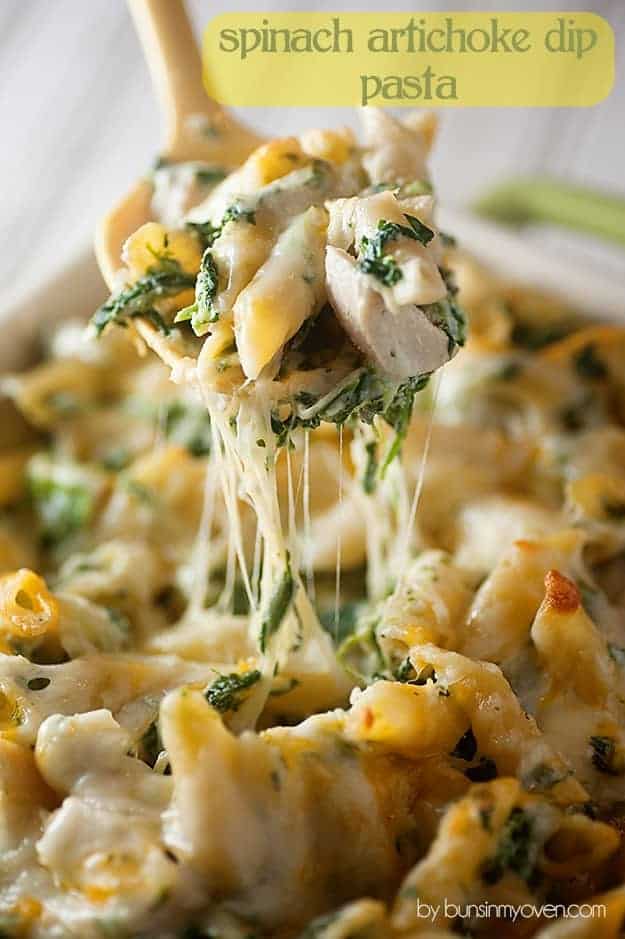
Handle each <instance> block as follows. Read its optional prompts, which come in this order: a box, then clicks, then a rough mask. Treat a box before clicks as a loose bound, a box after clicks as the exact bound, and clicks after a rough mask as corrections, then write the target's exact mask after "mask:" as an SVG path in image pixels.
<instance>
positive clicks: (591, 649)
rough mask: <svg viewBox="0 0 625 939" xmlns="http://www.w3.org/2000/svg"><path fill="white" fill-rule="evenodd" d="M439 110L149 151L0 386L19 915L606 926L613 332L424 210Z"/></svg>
mask: <svg viewBox="0 0 625 939" xmlns="http://www.w3.org/2000/svg"><path fill="white" fill-rule="evenodd" d="M198 132H202V133H206V128H200V130H199V131H198ZM434 132H435V122H434V119H433V117H432V116H431V115H429V114H416V115H410V116H408V117H407V118H405V119H402V120H399V119H396V118H394V117H391V116H390V115H388V114H386V113H385V112H382V111H376V110H373V109H365V111H364V113H363V139H362V140H361V141H358V140H357V139H356V137H355V136H354V135H353V134H352V133H351V132H350V131H348V130H338V131H337V130H334V131H324V130H311V131H308V132H306V133H304V134H302V135H300V136H299V137H296V136H293V137H289V138H285V139H278V140H271V141H269V142H267V143H265V144H263V145H262V146H261V147H260V148H258V149H256V150H254V151H253V152H252V153H250V154H249V155H248V156H247V158H246V159H245V161H244V162H243V163H241V164H240V165H223V166H222V165H213V164H209V163H202V164H200V163H184V164H171V165H170V164H168V163H164V164H163V163H161V164H159V165H158V166H157V167H156V168H155V170H154V172H153V174H152V184H153V200H152V213H153V219H152V220H151V221H149V222H147V223H146V224H145V225H143V226H142V227H141V228H139V229H138V231H136V232H135V233H134V234H133V235H131V237H130V238H129V239H128V241H127V242H126V245H125V247H124V254H123V259H122V262H123V263H122V266H121V267H120V271H119V282H118V284H117V285H116V289H115V291H114V292H113V294H112V295H111V297H109V299H108V300H107V301H106V302H105V303H103V304H102V306H101V307H100V308H99V309H98V310H97V311H96V312H95V313H94V314H93V315H92V317H91V325H90V327H89V328H88V329H86V328H85V324H84V323H83V322H76V321H73V320H67V321H64V322H62V323H61V325H60V326H57V327H55V328H54V329H46V328H45V324H44V328H43V329H42V335H41V356H40V358H39V360H38V362H37V363H36V364H35V365H34V366H33V367H31V368H30V369H29V370H26V371H23V372H20V373H15V374H8V375H5V376H3V378H2V390H3V392H4V395H5V398H4V399H3V401H2V408H3V416H2V426H3V436H2V441H1V450H0V506H1V510H2V511H1V515H0V644H1V648H0V751H1V758H0V839H1V843H2V854H1V860H0V935H6V936H11V937H13V936H16V937H25V939H29V937H32V939H44V937H45V939H65V937H80V939H83V937H84V939H100V937H114V939H131V937H132V939H134V937H136V939H140V937H146V939H147V937H150V939H197V937H206V939H313V937H317V939H451V937H452V936H457V935H465V936H466V935H469V936H480V937H481V936H484V937H489V936H490V937H494V939H499V937H519V939H525V937H528V936H537V937H539V939H569V937H570V939H593V937H606V939H607V937H617V936H619V935H621V930H622V928H623V922H624V921H625V886H624V884H625V867H624V858H625V855H624V853H623V846H622V832H623V830H624V828H625V825H624V820H623V819H624V817H623V805H624V803H625V588H624V584H625V579H624V575H625V368H624V365H623V363H624V361H625V359H624V353H625V327H621V326H618V325H613V324H608V323H601V322H597V321H596V320H590V319H589V318H588V317H586V316H584V311H583V310H582V311H572V310H570V309H568V308H566V307H564V306H563V305H562V303H560V302H559V301H557V300H555V299H553V298H552V297H550V296H548V295H544V294H542V293H540V292H538V291H535V290H529V289H526V288H522V287H519V286H517V285H515V284H514V283H512V282H507V281H503V280H502V279H500V278H498V277H495V276H494V275H492V274H491V273H489V272H488V271H486V270H483V269H482V268H481V267H480V266H479V265H478V264H477V263H476V262H475V261H474V260H473V259H472V258H471V256H470V253H468V251H469V250H470V246H465V247H463V248H460V247H458V246H457V245H456V244H455V242H454V240H453V238H452V237H451V236H449V235H447V234H446V233H443V232H440V231H439V230H438V228H437V226H436V221H435V214H434V203H433V193H432V185H431V182H430V179H429V175H428V169H427V157H428V153H429V150H430V146H431V144H432V140H433V136H434ZM222 143H223V142H222ZM513 273H514V259H513V258H511V275H512V274H513ZM92 313H93V311H89V310H87V311H85V316H88V315H90V314H92ZM154 353H156V354H154ZM172 379H173V380H172ZM484 911H487V913H484ZM519 911H524V912H519Z"/></svg>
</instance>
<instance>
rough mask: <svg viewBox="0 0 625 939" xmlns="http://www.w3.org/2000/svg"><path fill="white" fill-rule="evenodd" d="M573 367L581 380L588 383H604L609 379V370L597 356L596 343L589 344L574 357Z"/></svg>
mask: <svg viewBox="0 0 625 939" xmlns="http://www.w3.org/2000/svg"><path fill="white" fill-rule="evenodd" d="M573 365H574V367H575V371H576V372H577V374H578V375H579V377H580V378H583V379H585V380H586V381H602V380H603V379H604V378H607V377H608V369H607V367H606V365H605V363H604V362H602V361H601V359H600V358H599V356H598V354H597V349H596V347H595V345H594V343H592V342H589V343H588V344H587V345H585V346H583V347H582V348H581V349H580V350H579V351H578V352H576V353H575V355H574V356H573Z"/></svg>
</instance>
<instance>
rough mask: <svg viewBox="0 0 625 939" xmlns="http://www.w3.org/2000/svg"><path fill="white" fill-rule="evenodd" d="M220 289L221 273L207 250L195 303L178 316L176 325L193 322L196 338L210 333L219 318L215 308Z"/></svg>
mask: <svg viewBox="0 0 625 939" xmlns="http://www.w3.org/2000/svg"><path fill="white" fill-rule="evenodd" d="M218 287H219V273H218V271H217V265H216V264H215V259H214V258H213V255H212V254H211V251H210V248H207V249H206V251H205V252H204V254H203V255H202V261H201V264H200V271H199V274H198V275H197V281H196V282H195V303H192V304H191V306H186V307H185V308H184V309H183V310H180V311H179V312H178V313H177V314H176V318H175V319H174V323H186V322H188V321H190V322H191V328H192V329H193V332H194V333H195V335H196V336H203V335H204V334H205V333H207V332H208V330H209V327H210V324H211V323H214V322H215V320H216V319H217V318H218V316H217V314H216V313H215V309H214V306H213V303H214V300H215V297H216V296H217V289H218Z"/></svg>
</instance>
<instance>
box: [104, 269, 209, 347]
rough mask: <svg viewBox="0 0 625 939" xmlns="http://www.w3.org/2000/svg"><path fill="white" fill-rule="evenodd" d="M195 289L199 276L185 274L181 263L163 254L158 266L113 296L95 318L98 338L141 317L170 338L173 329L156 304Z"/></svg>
mask: <svg viewBox="0 0 625 939" xmlns="http://www.w3.org/2000/svg"><path fill="white" fill-rule="evenodd" d="M194 285H195V274H189V273H187V272H186V271H183V269H182V268H181V266H180V264H179V263H178V261H176V260H175V259H174V258H171V257H169V256H167V254H163V255H160V256H158V257H157V263H156V264H155V265H153V266H152V267H150V268H149V269H148V271H147V272H146V273H145V274H144V275H143V277H140V278H139V280H137V281H135V283H134V284H130V285H129V286H127V287H124V288H123V289H122V290H120V291H119V293H116V294H112V295H111V296H110V297H109V298H108V300H107V301H106V303H103V304H102V306H100V307H99V308H98V309H97V310H96V312H95V313H94V314H93V316H92V318H91V322H92V324H93V326H94V327H95V330H96V334H97V335H98V336H100V335H101V334H102V332H103V331H104V330H105V329H106V327H107V326H108V325H109V324H110V323H115V324H116V325H117V326H127V325H128V321H129V320H131V319H134V318H135V317H137V316H140V317H143V318H145V319H147V320H149V321H150V322H151V323H152V324H153V325H154V326H156V328H157V329H159V330H160V331H161V332H163V333H165V334H167V333H168V332H169V327H168V326H167V325H166V323H165V321H164V320H163V318H162V316H161V315H160V313H159V312H158V311H157V310H156V309H155V308H154V304H155V303H156V302H157V301H159V300H163V299H164V298H165V297H173V296H175V295H176V294H178V293H180V292H181V291H182V290H186V289H187V288H189V287H193V286H194Z"/></svg>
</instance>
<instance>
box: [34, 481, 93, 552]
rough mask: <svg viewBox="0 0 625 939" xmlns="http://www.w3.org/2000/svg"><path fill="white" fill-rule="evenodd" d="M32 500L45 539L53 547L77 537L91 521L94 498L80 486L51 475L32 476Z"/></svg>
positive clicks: (46, 544)
mask: <svg viewBox="0 0 625 939" xmlns="http://www.w3.org/2000/svg"><path fill="white" fill-rule="evenodd" d="M28 491H29V495H30V499H31V502H32V505H33V508H34V510H35V514H36V515H37V517H38V519H39V522H40V524H41V539H42V543H43V545H44V546H45V547H48V548H52V547H56V546H57V545H59V544H60V543H61V542H63V541H65V540H66V539H67V538H69V537H71V536H72V535H74V534H76V532H78V531H79V530H80V529H81V528H83V526H84V525H86V524H87V522H88V521H89V519H90V517H91V514H92V512H93V496H92V494H91V493H90V492H89V490H88V489H87V488H86V486H81V485H80V484H78V483H71V484H70V483H63V482H60V481H58V480H55V479H52V478H50V477H48V476H39V475H36V474H31V475H30V476H29V478H28Z"/></svg>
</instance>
